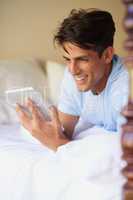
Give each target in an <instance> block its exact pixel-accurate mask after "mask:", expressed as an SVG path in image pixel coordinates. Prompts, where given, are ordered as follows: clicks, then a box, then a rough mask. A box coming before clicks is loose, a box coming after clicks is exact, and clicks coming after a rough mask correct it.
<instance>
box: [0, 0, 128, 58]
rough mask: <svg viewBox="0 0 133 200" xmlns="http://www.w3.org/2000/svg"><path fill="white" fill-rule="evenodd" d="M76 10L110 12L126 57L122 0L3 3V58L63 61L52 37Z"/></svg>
mask: <svg viewBox="0 0 133 200" xmlns="http://www.w3.org/2000/svg"><path fill="white" fill-rule="evenodd" d="M73 8H101V9H105V10H108V11H110V12H111V13H112V15H113V18H114V20H115V22H116V28H117V32H116V36H115V49H116V52H117V53H118V54H119V55H121V56H123V55H125V52H124V50H123V41H124V39H125V33H124V30H123V26H122V19H123V16H124V7H123V5H122V2H121V0H111V1H109V0H56V1H53V0H0V59H16V58H17V59H25V58H39V59H44V60H51V61H57V62H62V60H61V56H59V54H58V50H57V49H55V47H54V45H53V35H54V33H55V32H56V29H57V27H58V25H59V23H60V22H61V21H62V19H63V18H64V17H66V16H67V15H68V14H69V12H70V11H71V9H73Z"/></svg>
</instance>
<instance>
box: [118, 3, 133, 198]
mask: <svg viewBox="0 0 133 200" xmlns="http://www.w3.org/2000/svg"><path fill="white" fill-rule="evenodd" d="M122 1H123V3H124V5H125V7H126V14H125V17H124V23H123V24H124V29H125V31H126V33H127V39H126V41H125V42H124V48H125V50H126V51H127V53H128V56H127V58H126V59H125V62H126V65H127V67H128V71H129V77H130V92H129V93H130V95H129V102H128V106H129V104H130V103H131V104H133V0H122ZM131 101H132V102H131ZM129 120H131V119H130V118H127V122H129ZM121 143H122V149H123V159H124V160H125V161H126V163H127V165H126V167H125V168H124V169H123V171H122V173H123V175H124V176H125V178H126V183H125V185H124V187H123V199H124V200H133V132H130V133H129V132H123V133H122V140H121Z"/></svg>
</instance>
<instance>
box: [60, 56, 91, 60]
mask: <svg viewBox="0 0 133 200" xmlns="http://www.w3.org/2000/svg"><path fill="white" fill-rule="evenodd" d="M63 58H65V59H69V57H67V56H63ZM81 58H90V56H87V55H86V56H85V55H83V56H77V57H75V58H74V59H76V60H79V59H81Z"/></svg>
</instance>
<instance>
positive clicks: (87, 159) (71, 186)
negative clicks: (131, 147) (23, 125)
mask: <svg viewBox="0 0 133 200" xmlns="http://www.w3.org/2000/svg"><path fill="white" fill-rule="evenodd" d="M87 131H88V136H86V137H85V138H84V139H80V140H75V141H72V142H70V143H68V144H66V145H63V146H61V147H59V148H58V151H57V152H56V153H55V152H53V151H51V150H49V149H48V148H46V147H44V146H42V145H41V144H40V143H38V144H37V143H36V144H34V143H29V142H27V141H26V140H24V139H23V138H21V134H20V127H19V125H15V126H0V199H2V200H45V199H46V200H75V199H76V200H81V199H84V200H89V199H90V200H92V199H93V200H111V199H112V200H120V199H121V186H122V184H123V181H124V180H123V178H122V177H121V175H120V169H121V167H122V165H123V162H122V161H121V159H120V157H121V149H120V144H119V136H118V134H116V133H115V134H113V133H112V134H109V133H106V131H104V130H103V129H100V128H97V127H95V128H92V129H89V130H87Z"/></svg>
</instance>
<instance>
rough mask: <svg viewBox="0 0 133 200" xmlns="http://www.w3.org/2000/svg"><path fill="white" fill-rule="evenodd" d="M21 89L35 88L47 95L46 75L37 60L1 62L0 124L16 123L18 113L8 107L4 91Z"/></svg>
mask: <svg viewBox="0 0 133 200" xmlns="http://www.w3.org/2000/svg"><path fill="white" fill-rule="evenodd" d="M21 87H33V88H35V89H36V90H38V91H40V92H41V93H43V92H44V93H45V91H46V90H45V88H46V87H47V80H46V74H45V73H44V70H43V68H42V66H41V65H39V63H38V62H37V61H35V60H2V61H0V113H1V114H0V123H14V122H16V121H18V120H17V116H16V111H15V110H13V109H12V108H11V107H10V106H8V105H6V102H5V99H4V91H5V90H9V89H14V88H21Z"/></svg>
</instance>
